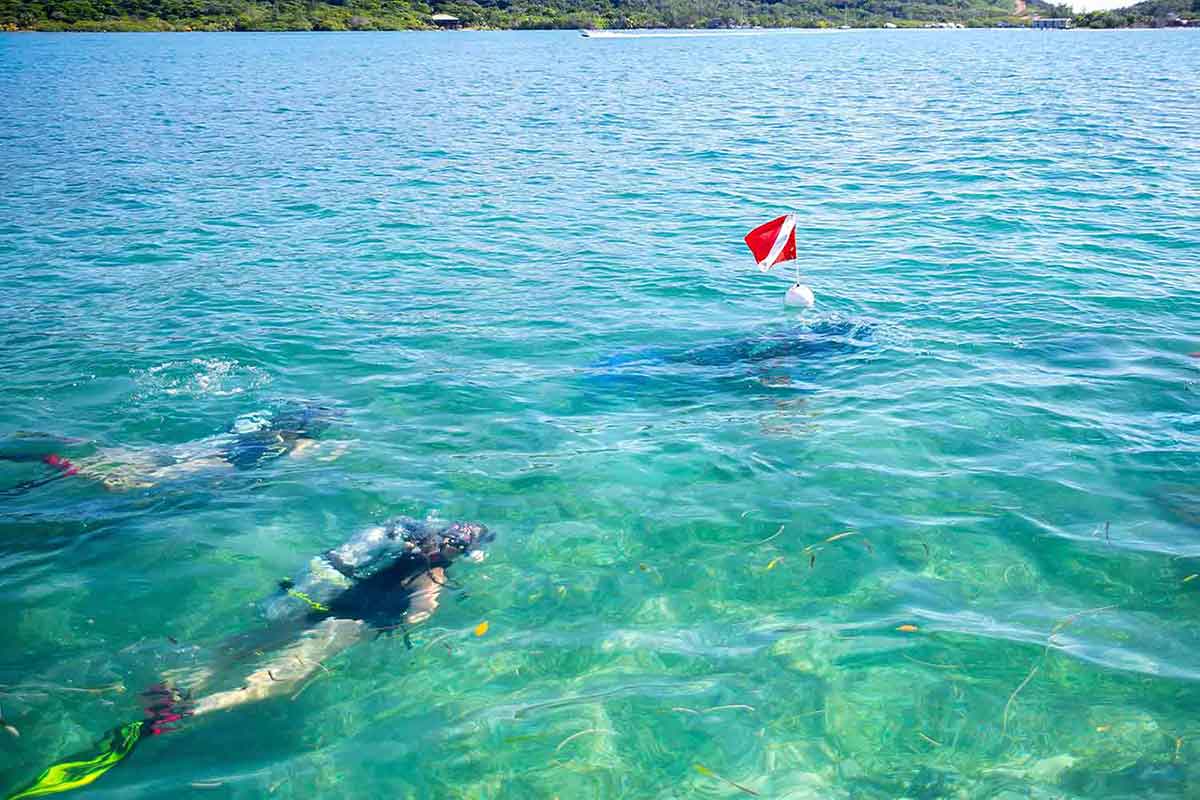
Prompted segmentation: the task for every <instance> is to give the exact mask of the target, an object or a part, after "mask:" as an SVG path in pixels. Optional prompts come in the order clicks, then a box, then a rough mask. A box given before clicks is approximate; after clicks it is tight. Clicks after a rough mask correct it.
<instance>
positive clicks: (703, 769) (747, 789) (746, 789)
mask: <svg viewBox="0 0 1200 800" xmlns="http://www.w3.org/2000/svg"><path fill="white" fill-rule="evenodd" d="M695 767H696V772H699V773H700V774H701V775H703V776H704V777H706V778H715V779H716V780H719V781H723V782H725V783H728V784H729V785H730V786H732V787H733V788H735V789H737V790H738V791H741V792H745V793H746V794H748V795H753V796H754V797H762V795H760V794H759V793H758V792H756V791H754V790H753V789H751V788H750V787H748V786H742V785H741V784H740V783H736V782H734V781H731V780H729V778H726V777H725V776H724V775H718V774H717V773H715V772H713V771H712V770H711V769H709V768H708V767H706V766H704V765H703V764H696V765H695Z"/></svg>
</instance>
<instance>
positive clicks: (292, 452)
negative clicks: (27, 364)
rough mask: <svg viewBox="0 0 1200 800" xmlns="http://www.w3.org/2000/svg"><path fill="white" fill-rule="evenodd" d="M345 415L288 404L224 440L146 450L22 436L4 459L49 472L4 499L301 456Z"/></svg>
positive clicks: (241, 420) (238, 426)
mask: <svg viewBox="0 0 1200 800" xmlns="http://www.w3.org/2000/svg"><path fill="white" fill-rule="evenodd" d="M341 416H342V412H341V411H339V410H337V409H334V408H332V407H329V406H323V405H316V404H312V403H295V402H285V403H279V404H276V405H275V406H274V407H273V408H272V409H271V410H269V411H263V412H255V413H251V414H243V415H242V416H241V417H238V419H237V420H236V421H235V422H234V424H233V425H232V426H230V429H229V430H228V431H227V432H225V433H223V434H220V435H218V436H212V437H209V438H207V439H201V440H199V441H195V442H187V443H185V444H179V445H169V446H153V447H143V448H113V447H91V448H90V449H89V450H88V451H87V452H86V453H85V454H84V455H81V456H76V455H74V451H77V450H79V449H81V445H86V444H87V443H86V442H80V441H79V440H70V439H61V438H56V437H51V436H44V435H20V434H19V435H16V436H13V437H10V438H9V439H7V440H5V441H4V442H0V461H8V462H18V463H29V464H40V465H41V466H42V469H43V470H44V472H43V473H42V474H40V475H38V476H36V477H34V478H31V479H28V480H25V481H23V482H21V483H18V484H16V485H15V486H11V487H9V488H7V489H0V496H4V495H15V494H20V493H23V492H27V491H30V490H32V489H36V488H37V487H39V486H44V485H46V484H48V483H51V482H53V481H56V480H60V479H62V478H68V477H72V476H75V477H79V478H86V479H90V480H93V481H95V482H97V483H100V484H101V485H102V486H104V487H105V488H106V489H111V490H114V491H119V490H124V489H144V488H148V487H151V486H154V485H156V484H159V483H162V482H163V481H169V480H174V479H178V478H182V477H186V476H188V475H194V474H197V473H202V472H210V471H216V472H220V471H223V470H229V469H237V470H242V469H251V468H254V467H257V466H260V465H262V464H264V463H266V462H268V461H271V460H274V459H277V458H280V457H282V456H285V455H287V456H300V455H302V454H304V453H306V452H307V451H309V450H310V449H311V448H312V447H313V445H315V444H316V442H317V440H318V439H319V438H320V437H321V435H322V434H324V433H325V431H326V430H327V429H328V428H329V427H330V425H332V424H333V423H334V421H335V420H337V419H338V418H339V417H341Z"/></svg>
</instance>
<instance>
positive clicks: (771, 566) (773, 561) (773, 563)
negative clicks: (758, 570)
mask: <svg viewBox="0 0 1200 800" xmlns="http://www.w3.org/2000/svg"><path fill="white" fill-rule="evenodd" d="M780 561H783V556H776V557H775V558H772V559H771V563H769V564H767V570H768V571H769V570H773V569H775V566H776V565H777V564H778V563H779V562H780Z"/></svg>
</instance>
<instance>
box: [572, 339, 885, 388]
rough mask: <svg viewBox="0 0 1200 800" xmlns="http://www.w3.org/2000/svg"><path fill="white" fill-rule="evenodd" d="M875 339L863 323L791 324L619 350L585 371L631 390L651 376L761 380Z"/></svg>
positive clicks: (799, 371)
mask: <svg viewBox="0 0 1200 800" xmlns="http://www.w3.org/2000/svg"><path fill="white" fill-rule="evenodd" d="M873 340H874V328H872V327H871V326H869V325H866V324H863V323H852V322H817V323H814V324H811V325H789V326H786V327H781V328H775V329H771V330H768V331H765V332H762V333H758V334H756V335H752V336H744V337H736V338H730V339H724V340H720V341H716V342H712V343H709V344H702V345H695V346H690V347H675V348H670V347H650V348H645V349H641V350H633V351H629V352H624V353H617V354H615V355H613V356H610V357H609V358H606V359H604V360H603V361H601V362H599V363H597V364H594V365H593V366H592V367H591V368H590V369H589V371H588V372H589V375H590V377H591V378H592V379H593V380H594V381H597V382H598V383H599V384H600V385H602V386H603V385H607V386H612V387H621V388H631V389H632V388H637V387H638V386H639V385H642V384H647V383H650V382H653V381H655V380H658V381H671V382H679V381H682V380H684V379H690V380H697V379H699V380H717V381H729V380H735V381H741V380H746V379H751V378H757V379H759V380H762V379H763V378H764V376H766V375H767V374H768V373H771V372H773V371H780V372H782V373H783V375H784V376H787V377H806V376H807V375H809V374H811V373H812V372H813V371H814V370H815V369H817V368H818V367H820V366H821V365H825V364H828V363H830V362H831V361H835V360H837V359H838V358H840V357H846V356H852V355H854V354H856V353H858V352H860V351H861V350H863V349H864V348H867V347H870V346H872V345H873V343H874V342H873Z"/></svg>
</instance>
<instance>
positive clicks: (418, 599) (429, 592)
mask: <svg viewBox="0 0 1200 800" xmlns="http://www.w3.org/2000/svg"><path fill="white" fill-rule="evenodd" d="M445 585H446V572H445V570H443V569H442V568H441V567H434V568H433V569H430V570H427V571H425V572H422V573H421V574H419V575H417V576H416V577H414V578H413V579H412V582H411V583H410V584H409V585H408V610H407V611H405V612H404V621H405V622H408V623H411V624H414V625H415V624H416V623H418V622H424V621H425V620H427V619H429V617H430V616H431V615H432V614H433V612H434V611H437V607H438V596H439V595H440V594H441V593H442V587H443V586H445Z"/></svg>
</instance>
